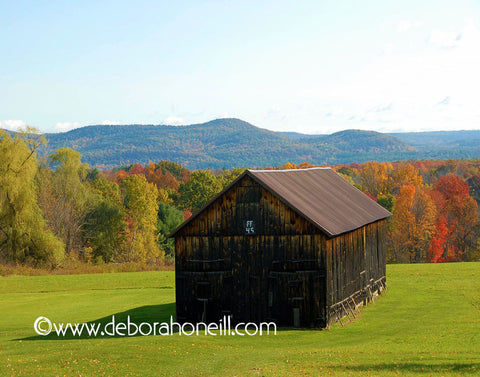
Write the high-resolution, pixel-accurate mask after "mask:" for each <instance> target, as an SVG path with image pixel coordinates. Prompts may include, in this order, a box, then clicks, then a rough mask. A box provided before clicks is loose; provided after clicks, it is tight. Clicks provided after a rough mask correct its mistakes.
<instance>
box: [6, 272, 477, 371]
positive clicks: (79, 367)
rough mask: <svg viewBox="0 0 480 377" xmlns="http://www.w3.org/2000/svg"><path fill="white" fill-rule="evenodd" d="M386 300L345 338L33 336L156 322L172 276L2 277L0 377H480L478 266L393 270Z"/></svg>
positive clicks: (335, 333) (167, 306) (169, 309)
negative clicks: (115, 320) (68, 325)
mask: <svg viewBox="0 0 480 377" xmlns="http://www.w3.org/2000/svg"><path fill="white" fill-rule="evenodd" d="M387 281H388V290H387V292H386V293H385V294H384V295H383V296H382V297H380V298H379V299H378V300H377V301H376V302H375V303H374V304H371V305H369V306H367V307H366V308H363V309H362V314H361V316H360V318H359V319H358V320H357V321H356V322H353V323H350V324H349V325H347V326H345V327H341V326H340V325H335V326H333V327H332V328H331V329H330V331H327V330H323V331H319V330H282V331H278V333H277V335H276V336H274V335H270V336H254V337H247V336H245V337H239V336H236V337H231V336H230V337H219V336H217V337H214V336H190V337H187V336H178V334H175V335H173V336H168V337H162V336H147V337H141V336H140V337H127V338H122V337H116V338H108V337H107V338H93V339H72V338H70V339H59V338H57V337H54V336H48V337H45V338H43V337H39V336H36V334H35V332H34V331H33V322H34V320H35V319H36V318H37V317H38V316H46V317H48V318H50V319H52V321H54V322H87V321H97V320H100V321H105V320H106V319H107V318H109V317H110V316H111V315H112V314H115V315H116V316H117V317H125V316H126V315H130V316H131V318H132V321H135V322H137V323H139V322H142V321H150V322H153V321H155V320H156V321H163V320H166V319H168V318H169V316H170V314H172V313H174V310H175V306H174V300H175V290H174V273H173V272H141V273H117V274H98V275H68V276H35V277H20V276H19V277H17V276H12V277H1V278H0V375H6V376H8V375H14V376H16V375H22V376H23V375H27V376H28V375H45V376H55V375H59V376H63V375H67V376H80V375H81V376H102V375H105V376H111V375H118V376H137V375H138V376H149V375H153V376H155V375H167V376H170V375H184V376H211V375H227V376H249V375H252V376H257V375H258V376H274V375H281V376H283V375H291V376H297V375H315V376H329V375H335V376H350V375H362V376H398V375H400V376H420V375H428V376H430V375H431V376H458V375H471V376H475V375H480V263H458V264H437V265H433V264H432V265H390V266H388V268H387Z"/></svg>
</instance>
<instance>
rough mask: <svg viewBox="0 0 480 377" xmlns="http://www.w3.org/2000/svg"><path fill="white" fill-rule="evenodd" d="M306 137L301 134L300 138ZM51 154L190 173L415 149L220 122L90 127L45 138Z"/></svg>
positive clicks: (371, 139) (376, 136)
mask: <svg viewBox="0 0 480 377" xmlns="http://www.w3.org/2000/svg"><path fill="white" fill-rule="evenodd" d="M296 135H301V134H296ZM45 136H46V138H47V140H48V145H47V147H45V148H43V150H42V151H41V153H43V154H48V153H51V152H53V151H55V150H56V149H58V148H60V147H69V148H73V149H76V150H78V151H79V152H81V153H82V156H83V160H84V161H85V162H87V163H88V164H90V165H91V166H96V167H100V168H111V167H113V166H118V165H126V164H131V163H135V162H138V163H142V164H145V163H148V162H149V161H159V160H171V161H175V162H178V163H181V164H183V165H185V166H186V167H188V168H190V169H198V168H212V169H216V168H234V167H265V166H278V165H282V164H285V163H286V162H292V163H301V162H303V161H309V162H310V163H312V164H327V163H331V164H334V163H349V162H353V161H355V162H363V161H367V160H369V159H376V160H379V161H382V160H391V159H399V158H411V157H412V156H411V155H412V153H414V152H415V148H412V147H411V146H409V145H407V144H406V143H404V142H403V141H401V140H400V139H398V138H396V137H393V136H389V135H385V134H381V133H378V132H374V131H359V130H347V131H342V132H338V133H335V134H332V135H321V136H312V137H303V138H291V137H288V136H287V135H283V134H281V133H277V132H273V131H269V130H265V129H261V128H258V127H255V126H253V125H252V124H250V123H247V122H244V121H242V120H240V119H216V120H213V121H210V122H207V123H203V124H195V125H190V126H164V125H158V126H156V125H122V126H87V127H82V128H78V129H75V130H72V131H69V132H64V133H54V134H53V133H52V134H46V135H45Z"/></svg>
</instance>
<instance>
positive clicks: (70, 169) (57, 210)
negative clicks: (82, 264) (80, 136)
mask: <svg viewBox="0 0 480 377" xmlns="http://www.w3.org/2000/svg"><path fill="white" fill-rule="evenodd" d="M50 161H51V163H52V165H53V166H54V167H55V168H56V169H55V171H54V172H53V174H51V175H48V174H44V175H43V176H42V177H43V178H44V181H42V182H40V184H41V190H45V191H49V192H48V193H47V194H46V193H43V194H42V196H47V197H51V198H52V200H51V201H49V202H47V203H45V202H44V201H42V203H43V206H42V210H43V211H44V213H45V216H46V218H47V221H48V223H49V225H50V226H51V228H52V230H53V231H54V233H55V234H56V235H57V236H58V237H60V238H61V239H62V240H63V242H64V243H65V246H66V251H67V253H69V252H71V251H73V250H75V251H78V252H80V251H81V249H82V227H83V225H84V215H85V213H86V212H87V211H88V210H89V209H91V206H92V200H90V199H91V196H90V192H89V189H88V186H87V185H86V183H85V180H86V176H87V173H88V165H87V164H84V163H82V161H81V154H80V153H79V152H77V151H75V150H73V149H70V148H60V149H57V151H56V152H55V153H53V154H52V155H51V156H50ZM48 179H50V180H51V181H48Z"/></svg>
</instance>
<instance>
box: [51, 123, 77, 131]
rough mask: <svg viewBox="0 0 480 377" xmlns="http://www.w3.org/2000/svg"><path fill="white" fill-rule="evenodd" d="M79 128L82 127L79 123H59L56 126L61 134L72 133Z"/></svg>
mask: <svg viewBox="0 0 480 377" xmlns="http://www.w3.org/2000/svg"><path fill="white" fill-rule="evenodd" d="M78 127H80V123H78V122H58V123H57V124H56V125H55V129H56V130H57V131H61V132H64V131H70V130H73V129H74V128H78Z"/></svg>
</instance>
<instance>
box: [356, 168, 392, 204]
mask: <svg viewBox="0 0 480 377" xmlns="http://www.w3.org/2000/svg"><path fill="white" fill-rule="evenodd" d="M391 170H392V166H391V164H388V163H386V162H383V163H381V162H376V161H369V162H366V163H365V164H363V165H362V170H361V172H360V177H361V182H362V187H363V189H364V191H367V192H369V193H370V194H372V195H373V196H374V197H378V195H381V194H387V193H391V185H392V179H391V177H390V176H389V173H390V171H391Z"/></svg>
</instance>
